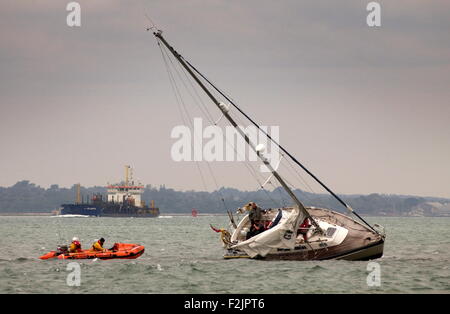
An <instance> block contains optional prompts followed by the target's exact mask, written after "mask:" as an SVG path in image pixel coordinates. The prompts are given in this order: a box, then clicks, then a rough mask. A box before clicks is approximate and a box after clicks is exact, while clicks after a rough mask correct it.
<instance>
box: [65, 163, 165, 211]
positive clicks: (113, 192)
mask: <svg viewBox="0 0 450 314" xmlns="http://www.w3.org/2000/svg"><path fill="white" fill-rule="evenodd" d="M143 193H144V186H143V185H142V184H141V183H140V182H135V181H134V180H133V169H132V168H131V167H130V166H125V180H124V181H122V182H120V183H117V184H108V186H107V197H106V201H105V200H104V199H103V195H101V194H96V195H94V196H93V197H92V198H91V201H90V202H89V200H87V201H86V202H83V197H81V193H80V184H77V192H76V194H77V196H76V202H75V204H63V205H61V208H60V209H59V215H87V216H102V217H158V216H159V208H157V207H155V202H154V201H153V200H152V201H151V203H150V206H147V205H146V204H145V202H144V201H143V200H142V194H143Z"/></svg>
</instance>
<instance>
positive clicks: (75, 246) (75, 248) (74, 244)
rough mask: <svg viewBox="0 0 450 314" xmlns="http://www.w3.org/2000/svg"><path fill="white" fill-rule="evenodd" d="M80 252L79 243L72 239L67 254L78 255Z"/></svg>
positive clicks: (77, 240)
mask: <svg viewBox="0 0 450 314" xmlns="http://www.w3.org/2000/svg"><path fill="white" fill-rule="evenodd" d="M80 252H81V243H80V240H79V239H78V238H77V237H73V239H72V243H70V246H69V253H80Z"/></svg>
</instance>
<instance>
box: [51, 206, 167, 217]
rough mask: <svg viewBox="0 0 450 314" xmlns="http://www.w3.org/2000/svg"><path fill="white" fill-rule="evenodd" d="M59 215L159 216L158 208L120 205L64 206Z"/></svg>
mask: <svg viewBox="0 0 450 314" xmlns="http://www.w3.org/2000/svg"><path fill="white" fill-rule="evenodd" d="M59 215H83V216H92V217H136V218H141V217H142V218H155V217H158V216H159V209H158V208H141V207H136V206H132V205H130V206H123V205H120V204H111V203H100V204H63V205H61V209H60V211H59Z"/></svg>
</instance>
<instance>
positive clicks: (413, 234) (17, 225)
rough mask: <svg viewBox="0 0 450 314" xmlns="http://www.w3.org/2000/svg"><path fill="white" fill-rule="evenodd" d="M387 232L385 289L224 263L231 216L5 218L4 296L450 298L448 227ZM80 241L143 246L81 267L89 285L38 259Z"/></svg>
mask: <svg viewBox="0 0 450 314" xmlns="http://www.w3.org/2000/svg"><path fill="white" fill-rule="evenodd" d="M368 220H369V221H370V222H376V223H379V224H381V225H383V226H385V228H386V231H387V242H386V244H385V255H384V257H383V258H381V259H378V260H376V262H378V263H379V265H380V274H381V285H380V286H379V287H376V286H375V287H369V286H368V285H367V276H368V275H369V272H370V271H371V270H372V269H369V270H368V262H347V261H320V262H295V261H283V262H274V261H271V262H265V261H256V260H247V259H239V260H224V259H223V258H222V254H223V251H222V247H221V244H220V241H219V237H218V236H217V234H216V233H214V232H213V231H211V229H210V228H209V224H210V223H211V224H213V225H214V226H227V225H228V222H227V217H225V216H199V217H197V218H194V217H187V216H186V217H179V216H174V217H170V216H169V217H164V216H163V217H160V218H153V219H133V218H56V217H5V216H3V217H2V216H0V248H1V250H0V293H74V292H77V293H177V294H179V293H435V292H440V293H449V292H450V218H385V217H383V218H369V219H368ZM73 236H78V237H79V238H80V240H81V243H82V245H83V247H85V248H87V247H88V246H90V245H91V244H92V242H93V241H94V240H95V239H98V238H99V237H104V238H105V239H106V244H105V247H111V246H112V244H113V243H114V242H125V243H126V242H128V243H139V244H142V245H144V246H145V248H146V250H145V253H144V255H142V256H141V257H140V258H138V259H136V260H109V261H102V260H78V262H79V264H80V265H81V285H80V286H79V287H69V286H68V285H67V283H66V279H67V276H68V275H69V274H70V272H71V271H70V270H67V269H66V267H67V264H68V263H70V262H71V261H60V260H46V261H41V260H39V259H38V257H39V256H40V255H42V254H44V253H46V252H48V251H50V250H54V249H55V247H56V245H57V244H66V243H69V242H70V239H71V238H72V237H73Z"/></svg>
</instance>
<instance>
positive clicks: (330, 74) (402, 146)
mask: <svg viewBox="0 0 450 314" xmlns="http://www.w3.org/2000/svg"><path fill="white" fill-rule="evenodd" d="M378 2H379V3H380V5H381V26H379V27H369V26H368V25H367V23H366V17H367V15H368V14H369V12H368V11H367V10H366V5H367V3H369V1H361V0H342V1H322V0H314V1H312V0H311V1H297V0H296V1H288V0H283V1H266V0H245V1H244V0H240V1H237V0H227V1H225V0H209V1H200V0H183V1H181V0H179V1H175V0H164V1H162V0H161V1H160V0H148V1H146V0H130V1H118V0H96V1H91V0H89V1H88V0H80V1H78V3H79V4H80V7H81V26H80V27H69V26H68V25H67V23H66V18H67V15H68V14H69V12H68V11H67V10H66V5H67V3H69V1H61V0H52V1H50V0H40V1H32V0H28V1H17V0H3V1H1V2H0V147H1V151H0V158H1V163H0V173H1V175H0V186H5V187H6V186H11V185H13V184H15V183H16V182H17V181H19V180H29V181H31V182H33V183H35V184H37V185H40V186H43V187H48V186H50V185H51V184H59V185H60V186H65V187H70V186H72V185H73V184H75V183H78V182H80V183H81V184H82V185H84V186H94V185H106V183H107V182H110V183H111V182H117V181H119V180H121V179H122V178H123V173H124V170H123V167H124V165H131V166H132V167H133V168H134V173H135V178H136V179H139V180H140V181H142V183H144V184H151V185H154V186H159V185H162V184H164V185H166V187H171V188H175V189H181V190H192V189H193V190H203V189H205V188H206V189H209V190H213V189H215V188H216V187H217V186H227V187H234V188H239V189H244V190H254V189H256V188H257V187H258V184H257V183H256V182H255V180H254V179H253V178H252V177H251V176H249V175H247V174H246V173H245V168H243V166H242V164H239V163H237V162H212V163H210V164H209V165H210V166H211V168H212V169H213V171H214V178H215V179H216V182H214V178H212V176H209V175H208V172H207V171H206V170H207V169H208V168H207V166H206V168H205V165H204V164H202V165H201V167H203V168H202V169H203V171H204V172H203V175H204V176H205V177H206V179H205V180H206V181H208V182H207V184H204V183H203V181H202V180H201V176H200V175H199V172H198V169H197V165H196V163H194V162H176V161H174V160H173V159H172V158H171V147H172V146H173V144H174V142H175V140H174V139H173V138H171V132H172V130H173V128H174V127H176V126H178V125H181V124H183V121H182V119H181V117H180V115H179V113H178V109H177V108H178V107H177V103H176V98H175V96H174V93H173V91H172V89H171V85H170V81H169V78H168V75H167V71H166V68H165V65H164V62H163V59H162V58H161V52H160V50H159V48H158V46H157V44H156V40H155V38H154V37H153V35H152V34H151V32H147V31H146V27H149V26H151V23H150V22H149V20H148V19H147V18H146V15H147V16H149V17H150V18H151V20H152V21H153V22H154V23H155V24H156V25H157V27H158V28H160V29H162V30H163V35H164V36H165V38H166V39H167V41H169V42H170V44H171V45H173V46H174V47H175V48H176V50H177V51H178V52H180V53H181V54H182V55H183V56H184V57H185V58H186V59H188V60H189V61H190V62H191V63H192V64H194V65H195V66H196V67H197V68H198V69H200V70H201V71H202V72H203V73H204V74H206V75H207V76H208V77H209V78H211V79H212V80H213V81H214V82H215V83H216V84H217V85H218V86H219V87H220V88H222V89H223V90H225V91H226V92H227V93H228V94H230V95H231V96H232V98H233V99H234V100H235V101H236V102H237V103H238V104H239V106H240V107H241V108H242V109H243V110H244V111H245V112H246V113H248V114H249V115H250V116H251V117H252V118H254V119H255V120H256V121H258V123H260V124H261V125H266V126H279V131H280V143H281V144H282V145H283V146H285V147H286V148H287V149H288V151H289V152H290V153H291V154H293V155H294V156H296V157H297V159H299V160H300V161H301V162H302V163H303V164H304V165H306V166H307V167H308V168H309V169H310V170H311V171H312V172H313V173H314V174H316V175H317V176H318V177H319V178H320V179H321V180H322V181H324V182H326V183H327V185H329V186H330V187H331V188H332V189H333V190H334V191H335V192H336V193H341V194H370V193H383V194H406V195H417V196H436V197H446V198H450V40H449V37H448V33H449V31H450V3H449V2H448V1H437V0H435V1H433V0H431V1H419V0H411V1H399V0H397V1H396V0H394V1H393V0H391V1H378ZM210 105H211V109H210V111H211V112H214V114H213V116H214V118H217V119H218V118H219V117H220V114H219V112H217V111H214V110H216V109H215V108H214V106H213V104H212V103H211V104H210ZM205 169H206V170H205ZM300 188H301V186H300Z"/></svg>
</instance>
